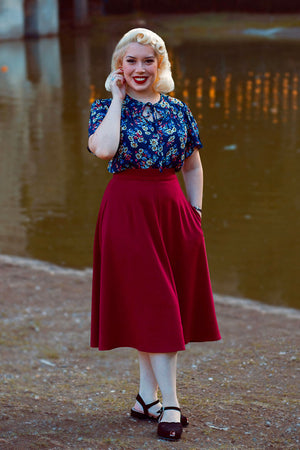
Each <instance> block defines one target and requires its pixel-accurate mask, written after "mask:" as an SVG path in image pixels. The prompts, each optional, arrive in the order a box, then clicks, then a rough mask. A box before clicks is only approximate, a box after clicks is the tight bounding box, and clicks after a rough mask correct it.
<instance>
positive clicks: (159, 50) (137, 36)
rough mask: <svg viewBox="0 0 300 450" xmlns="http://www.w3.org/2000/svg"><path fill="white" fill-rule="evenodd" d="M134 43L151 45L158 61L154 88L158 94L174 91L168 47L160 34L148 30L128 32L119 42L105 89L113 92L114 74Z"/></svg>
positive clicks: (136, 29) (135, 29) (141, 29)
mask: <svg viewBox="0 0 300 450" xmlns="http://www.w3.org/2000/svg"><path fill="white" fill-rule="evenodd" d="M132 42H137V43H138V44H142V45H150V46H151V47H152V48H153V50H154V53H155V55H156V57H157V60H158V70H157V80H156V81H155V83H154V88H155V90H156V91H157V92H161V93H168V92H171V91H173V90H174V80H173V78H172V73H171V64H170V61H169V56H168V52H167V49H166V45H165V43H164V41H163V40H162V38H161V37H160V36H158V34H156V33H154V32H153V31H151V30H148V29H146V28H133V29H132V30H130V31H128V32H127V33H126V34H124V36H123V37H122V38H121V39H120V41H119V42H118V44H117V46H116V48H115V50H114V52H113V55H112V60H111V73H110V74H109V75H108V77H107V79H106V81H105V89H106V90H107V91H109V92H110V91H111V88H110V83H111V76H112V72H114V71H115V70H117V69H118V68H119V67H121V65H122V59H123V57H124V55H125V53H126V49H127V47H128V45H129V44H131V43H132Z"/></svg>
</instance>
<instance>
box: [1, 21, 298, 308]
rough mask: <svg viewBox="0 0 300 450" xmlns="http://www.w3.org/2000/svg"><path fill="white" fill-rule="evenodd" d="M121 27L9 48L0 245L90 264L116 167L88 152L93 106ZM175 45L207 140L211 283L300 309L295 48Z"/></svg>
mask: <svg viewBox="0 0 300 450" xmlns="http://www.w3.org/2000/svg"><path fill="white" fill-rule="evenodd" d="M131 25H132V24H131ZM127 29H128V27H127V26H126V28H125V29H124V30H122V31H126V30H127ZM157 31H158V32H159V29H157ZM162 34H163V33H162ZM119 36H120V33H117V32H115V35H114V34H113V33H111V32H110V33H104V32H97V31H96V30H94V31H93V33H91V34H88V35H80V36H79V35H78V36H76V35H75V34H73V32H69V31H68V32H67V31H66V32H64V33H63V34H62V35H61V37H60V38H59V39H58V38H51V39H41V40H29V41H26V42H24V41H20V42H10V43H2V44H1V45H0V67H1V72H0V142H1V163H0V164H1V166H0V212H1V220H0V252H1V253H4V254H11V255H20V256H26V257H31V258H37V259H41V260H45V261H50V262H53V263H56V264H59V265H62V266H70V267H76V268H83V267H89V266H91V263H92V241H93V234H94V227H95V221H96V216H97V212H98V207H99V203H100V200H101V197H102V194H103V191H104V189H105V186H106V184H107V182H108V180H109V178H110V175H109V174H108V173H107V172H106V162H103V161H100V160H98V159H97V158H95V157H93V156H91V155H89V154H88V152H87V151H86V142H87V122H88V116H89V107H90V102H91V101H92V100H93V99H94V98H96V97H106V96H108V94H107V93H106V92H105V90H104V87H103V85H104V80H105V77H106V75H107V72H108V69H109V66H110V56H111V52H112V49H113V46H114V43H115V42H116V40H117V39H118V37H119ZM168 48H169V53H170V57H171V60H172V65H173V73H174V78H175V84H176V92H175V95H176V96H178V97H179V98H181V99H183V100H184V101H186V102H187V103H188V104H189V106H190V107H191V109H192V111H193V113H194V115H195V117H196V118H197V121H198V123H199V128H200V134H201V137H202V139H203V142H204V149H203V150H202V152H201V158H202V162H203V166H204V173H205V192H204V204H203V210H204V213H203V227H204V231H205V236H206V244H207V251H208V257H209V263H210V270H211V275H212V281H213V289H214V291H215V292H218V293H221V294H227V295H233V296H239V297H247V298H252V299H256V300H260V301H263V302H266V303H270V304H276V305H288V306H293V307H299V306H300V305H299V294H298V292H299V288H300V286H299V281H298V280H299V277H298V270H297V269H298V265H297V264H298V254H299V237H298V230H299V176H298V174H299V156H300V127H299V124H300V113H299V106H300V105H299V77H300V59H299V54H300V44H299V43H297V42H294V43H292V42H286V43H281V42H278V41H276V42H256V43H253V42H252V43H250V42H248V43H247V42H243V43H239V42H227V43H224V42H223V43H222V42H218V41H214V42H213V43H210V42H204V41H201V42H199V41H198V42H197V41H195V40H193V41H189V38H188V36H187V37H186V40H185V41H184V42H181V43H177V44H176V43H175V41H174V40H171V42H169V43H168Z"/></svg>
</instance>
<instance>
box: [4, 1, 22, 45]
mask: <svg viewBox="0 0 300 450" xmlns="http://www.w3.org/2000/svg"><path fill="white" fill-rule="evenodd" d="M0 19H1V20H0V40H2V39H3V40H6V39H20V38H22V37H23V36H24V27H25V20H24V11H23V0H1V2H0Z"/></svg>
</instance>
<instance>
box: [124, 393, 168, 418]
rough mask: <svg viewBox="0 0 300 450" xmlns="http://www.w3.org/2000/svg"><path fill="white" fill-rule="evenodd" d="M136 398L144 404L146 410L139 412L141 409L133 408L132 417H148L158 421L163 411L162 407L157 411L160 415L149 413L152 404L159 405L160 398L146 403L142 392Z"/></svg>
mask: <svg viewBox="0 0 300 450" xmlns="http://www.w3.org/2000/svg"><path fill="white" fill-rule="evenodd" d="M136 400H137V401H138V402H139V404H140V405H141V406H142V408H143V411H144V412H139V411H136V410H135V409H133V408H132V409H131V411H130V415H131V416H132V417H135V418H136V419H141V420H146V419H148V420H153V421H154V422H157V421H158V419H159V418H160V415H161V412H162V411H161V409H159V410H158V411H157V414H158V416H154V415H152V414H149V411H148V410H149V409H150V408H151V407H152V406H154V405H157V403H159V400H155V402H152V403H148V405H146V403H145V402H144V400H143V399H142V397H141V396H140V394H138V395H137V397H136Z"/></svg>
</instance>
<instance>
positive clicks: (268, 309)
mask: <svg viewBox="0 0 300 450" xmlns="http://www.w3.org/2000/svg"><path fill="white" fill-rule="evenodd" d="M0 264H8V265H12V266H16V267H23V268H30V269H32V270H34V271H42V272H46V273H49V274H52V275H53V274H61V275H66V276H68V275H69V276H72V277H78V278H85V277H87V278H91V277H92V274H93V271H92V268H86V269H72V268H69V267H61V266H58V265H56V264H52V263H49V262H47V261H41V260H38V259H33V258H25V257H21V256H11V255H3V254H0ZM214 300H215V303H220V304H224V305H229V306H237V307H240V308H243V309H246V310H252V311H259V312H261V313H264V314H278V315H281V316H284V317H288V318H290V319H295V320H297V319H298V320H299V319H300V309H299V310H298V309H296V308H289V307H286V306H274V305H269V304H267V303H263V302H261V301H259V300H253V299H249V298H242V297H234V296H231V295H225V294H219V293H215V292H214Z"/></svg>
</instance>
